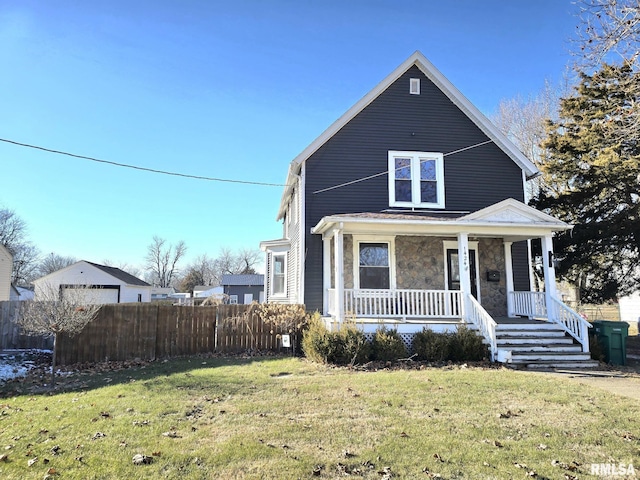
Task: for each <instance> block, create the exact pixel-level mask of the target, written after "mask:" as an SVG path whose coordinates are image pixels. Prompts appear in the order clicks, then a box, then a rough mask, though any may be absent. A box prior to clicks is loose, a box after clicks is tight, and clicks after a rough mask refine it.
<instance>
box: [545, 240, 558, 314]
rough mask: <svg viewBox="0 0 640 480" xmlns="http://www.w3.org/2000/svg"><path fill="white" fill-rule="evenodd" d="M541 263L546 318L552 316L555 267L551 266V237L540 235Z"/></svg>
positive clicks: (554, 293) (554, 294)
mask: <svg viewBox="0 0 640 480" xmlns="http://www.w3.org/2000/svg"><path fill="white" fill-rule="evenodd" d="M542 265H543V267H544V299H545V303H546V305H547V316H548V318H550V319H551V318H553V317H554V313H555V311H554V308H553V302H552V301H551V299H552V298H556V297H557V295H556V269H555V268H554V266H553V237H552V236H551V235H545V236H544V237H542Z"/></svg>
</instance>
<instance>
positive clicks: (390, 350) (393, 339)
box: [371, 327, 407, 361]
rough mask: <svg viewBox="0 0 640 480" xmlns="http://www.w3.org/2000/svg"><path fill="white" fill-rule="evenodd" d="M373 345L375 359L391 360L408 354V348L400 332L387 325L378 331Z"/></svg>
mask: <svg viewBox="0 0 640 480" xmlns="http://www.w3.org/2000/svg"><path fill="white" fill-rule="evenodd" d="M371 347H372V350H373V352H372V358H373V359H374V360H382V361H390V360H398V359H399V358H403V357H406V356H407V349H406V347H405V346H404V342H403V341H402V338H401V337H400V335H399V334H398V332H397V331H396V330H387V329H386V328H385V327H382V328H379V329H378V330H377V331H376V334H375V336H374V337H373V342H372V345H371Z"/></svg>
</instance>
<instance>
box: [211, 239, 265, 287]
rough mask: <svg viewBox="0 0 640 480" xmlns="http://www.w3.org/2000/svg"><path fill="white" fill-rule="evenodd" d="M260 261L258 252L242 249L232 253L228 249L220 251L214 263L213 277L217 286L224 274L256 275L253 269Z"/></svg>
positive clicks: (260, 255)
mask: <svg viewBox="0 0 640 480" xmlns="http://www.w3.org/2000/svg"><path fill="white" fill-rule="evenodd" d="M261 259H262V252H260V250H256V249H251V248H242V249H240V250H238V251H237V252H234V251H233V250H231V249H230V248H228V247H223V248H221V249H220V253H219V254H218V256H217V257H216V259H215V261H214V266H215V275H216V278H217V282H218V284H220V282H222V275H225V274H250V273H256V270H255V267H256V266H257V265H258V263H259V262H260V260H261Z"/></svg>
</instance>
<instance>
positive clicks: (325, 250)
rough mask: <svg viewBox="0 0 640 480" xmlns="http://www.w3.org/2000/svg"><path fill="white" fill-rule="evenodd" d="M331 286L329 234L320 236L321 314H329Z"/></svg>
mask: <svg viewBox="0 0 640 480" xmlns="http://www.w3.org/2000/svg"><path fill="white" fill-rule="evenodd" d="M330 288H331V236H326V237H325V236H323V237H322V314H323V315H325V316H326V315H329V289H330Z"/></svg>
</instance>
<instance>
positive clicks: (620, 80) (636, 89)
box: [575, 0, 640, 141]
mask: <svg viewBox="0 0 640 480" xmlns="http://www.w3.org/2000/svg"><path fill="white" fill-rule="evenodd" d="M577 3H578V5H579V7H580V22H579V25H578V27H577V46H578V49H577V52H575V53H576V55H577V57H578V68H579V69H580V70H582V71H585V72H587V73H588V72H594V71H596V70H599V69H600V66H601V64H602V63H603V62H607V63H610V64H614V65H621V66H625V67H630V68H631V71H632V72H633V73H634V74H638V73H639V72H640V62H639V60H640V59H639V55H640V1H638V0H578V2H577ZM619 71H620V72H622V70H619ZM611 81H613V82H616V85H617V88H618V89H619V90H620V91H621V92H623V93H624V95H625V96H626V97H627V98H633V99H634V101H633V102H630V103H629V105H628V106H627V108H626V109H625V110H624V111H623V112H622V113H624V116H625V117H626V119H625V121H624V125H620V124H619V122H614V121H610V119H608V118H605V119H603V120H602V121H601V127H602V128H603V130H605V131H606V132H607V135H608V136H610V137H612V138H615V139H619V140H621V141H624V140H629V139H632V140H634V141H638V140H640V81H638V75H631V76H629V75H624V74H621V75H619V76H618V77H617V78H613V79H611ZM629 120H630V121H629Z"/></svg>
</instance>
